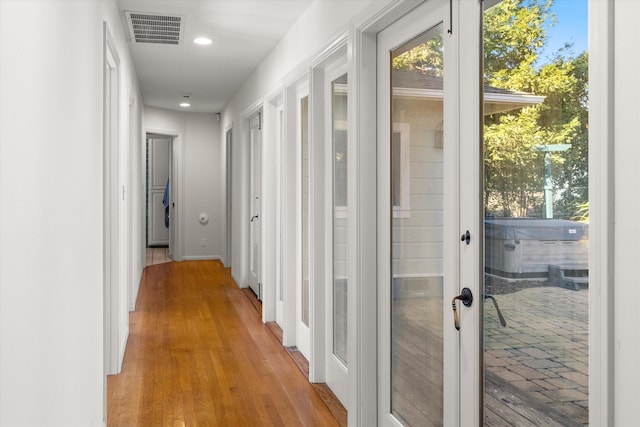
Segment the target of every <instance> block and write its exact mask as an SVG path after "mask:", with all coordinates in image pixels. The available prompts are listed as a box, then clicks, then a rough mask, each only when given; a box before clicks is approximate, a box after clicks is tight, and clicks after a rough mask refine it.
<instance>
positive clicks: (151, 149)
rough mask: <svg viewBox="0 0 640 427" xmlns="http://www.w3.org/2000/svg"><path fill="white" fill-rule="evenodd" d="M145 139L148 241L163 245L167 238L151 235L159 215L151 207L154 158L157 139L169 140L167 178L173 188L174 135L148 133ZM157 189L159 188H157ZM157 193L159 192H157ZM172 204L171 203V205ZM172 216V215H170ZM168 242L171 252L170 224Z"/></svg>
mask: <svg viewBox="0 0 640 427" xmlns="http://www.w3.org/2000/svg"><path fill="white" fill-rule="evenodd" d="M145 140H146V141H147V144H148V146H147V157H146V171H147V180H146V188H147V191H146V198H147V200H148V203H147V215H148V223H147V225H146V230H145V232H146V236H147V238H146V243H147V244H148V245H151V246H154V245H157V246H159V245H162V244H163V243H164V242H165V240H164V239H153V240H152V239H151V235H152V234H153V231H152V230H153V221H154V215H157V213H154V212H153V209H152V208H151V206H152V205H153V199H152V198H151V197H150V196H151V194H150V191H151V188H150V183H151V182H153V180H154V175H155V170H156V161H155V160H154V158H155V153H156V142H155V141H156V140H157V141H168V147H167V164H166V167H167V178H168V180H169V188H171V186H172V185H173V179H172V176H171V175H172V174H171V166H172V161H171V159H172V157H173V156H172V155H171V153H172V151H173V137H172V136H170V135H159V134H151V133H147V134H146V137H145ZM162 185H163V186H164V185H166V181H163V184H162ZM156 191H157V190H156ZM156 194H157V193H156ZM171 196H172V195H171V194H170V195H169V202H170V203H172V202H173V198H172V197H171ZM170 206H171V205H169V207H170ZM162 218H164V212H162ZM169 218H171V217H169ZM166 242H167V244H168V246H169V252H171V246H172V245H171V243H172V242H171V226H170V225H169V227H168V230H167V239H166Z"/></svg>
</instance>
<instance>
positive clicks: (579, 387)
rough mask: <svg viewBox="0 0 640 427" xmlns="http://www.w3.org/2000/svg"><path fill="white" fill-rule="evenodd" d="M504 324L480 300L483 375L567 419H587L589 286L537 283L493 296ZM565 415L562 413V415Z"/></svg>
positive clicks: (487, 304) (582, 420) (487, 305)
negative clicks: (481, 305) (483, 326)
mask: <svg viewBox="0 0 640 427" xmlns="http://www.w3.org/2000/svg"><path fill="white" fill-rule="evenodd" d="M494 296H495V298H496V300H497V302H498V304H499V306H500V309H501V310H502V313H503V315H504V317H505V319H506V322H507V326H506V327H502V326H501V325H500V323H499V322H498V320H497V316H496V312H495V310H494V308H493V306H492V305H491V304H490V303H489V302H487V303H486V304H485V307H484V309H485V319H486V320H485V335H484V341H485V344H484V346H485V354H484V363H485V369H486V374H487V376H488V377H489V376H491V377H492V378H493V379H494V383H497V384H500V382H501V381H502V382H504V383H508V384H510V385H511V386H512V388H511V390H516V392H517V393H520V394H521V396H520V398H522V399H523V400H524V401H528V400H530V401H533V402H534V403H536V404H537V405H538V406H540V407H543V408H547V409H548V411H549V413H550V416H551V417H552V418H553V416H554V414H555V415H558V418H561V419H562V421H563V422H562V423H561V424H566V420H567V419H572V420H575V421H576V424H587V423H588V335H589V333H588V327H589V325H588V291H587V290H586V289H582V290H579V291H575V290H569V289H564V288H559V287H553V286H549V285H545V284H541V286H538V287H531V288H526V289H522V290H519V291H517V292H512V293H505V294H501V295H494ZM565 417H567V418H565Z"/></svg>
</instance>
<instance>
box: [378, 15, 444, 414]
mask: <svg viewBox="0 0 640 427" xmlns="http://www.w3.org/2000/svg"><path fill="white" fill-rule="evenodd" d="M442 53H443V51H442V25H441V24H440V25H437V26H436V27H434V28H432V29H430V30H428V31H427V32H425V33H423V34H421V35H419V36H418V37H416V38H414V39H412V40H410V41H409V42H407V43H406V44H405V45H403V46H401V47H399V48H397V49H396V50H394V51H393V52H391V57H390V61H391V82H392V85H391V86H392V87H391V88H390V90H391V91H392V94H391V95H392V96H391V118H390V120H391V122H390V125H391V129H392V131H391V135H390V136H389V137H390V138H389V143H390V153H391V159H390V165H389V167H390V170H391V183H390V184H391V185H390V189H391V194H390V195H389V197H390V198H391V203H390V205H391V212H390V213H389V215H390V218H392V227H391V245H392V248H391V258H392V259H391V274H392V276H391V278H390V286H391V292H390V294H391V299H392V300H391V412H392V414H393V415H394V416H395V417H396V418H397V419H398V420H400V421H401V422H402V423H403V424H404V425H408V426H438V425H442V422H443V418H442V414H443V412H442V411H443V400H442V396H443V393H442V389H443V382H442V381H443V380H442V368H443V361H442V358H443V341H442V337H443V330H442V316H443V312H442V307H443V300H442V299H443V296H442V295H443V294H442V287H443V258H442V257H443V251H442V226H443V222H442V220H443V210H442V209H443V160H444V159H443V149H442V148H441V147H442V146H441V145H440V146H438V143H437V139H438V137H441V136H442V135H441V129H442V121H443V78H444V69H443V66H442Z"/></svg>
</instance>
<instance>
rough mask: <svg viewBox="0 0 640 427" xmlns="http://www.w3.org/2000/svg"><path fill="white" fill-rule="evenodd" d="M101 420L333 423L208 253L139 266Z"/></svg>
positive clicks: (126, 422)
mask: <svg viewBox="0 0 640 427" xmlns="http://www.w3.org/2000/svg"><path fill="white" fill-rule="evenodd" d="M107 388H108V393H107V395H108V402H107V405H108V425H109V426H113V427H116V426H127V427H130V426H165V425H166V426H174V425H176V426H178V425H185V426H226V425H229V426H231V425H232V426H243V425H246V426H255V425H265V426H269V425H305V426H314V425H317V426H337V425H338V423H337V421H336V419H335V418H334V416H333V415H332V414H331V412H330V411H329V409H328V408H327V406H326V405H325V404H324V403H323V401H322V399H321V398H320V397H319V396H318V394H317V392H316V391H315V390H314V387H313V385H311V384H309V382H308V381H307V380H306V379H305V378H304V377H303V375H301V374H300V371H299V369H298V368H297V366H296V364H295V363H294V362H293V360H292V359H291V357H290V356H289V354H288V352H287V350H286V349H285V348H283V347H282V345H280V344H279V343H278V340H277V339H276V338H275V337H274V336H273V334H272V332H271V331H270V330H269V327H267V326H265V325H263V324H262V322H261V321H260V318H259V316H258V315H257V312H256V309H255V307H254V306H253V305H252V304H251V302H250V301H249V300H248V299H247V298H246V296H245V295H244V294H243V291H242V290H240V289H238V288H237V286H236V285H235V284H234V283H233V281H232V279H231V277H230V275H229V272H228V270H227V269H224V268H223V267H222V264H221V263H219V262H217V261H185V262H180V263H167V264H159V265H154V266H151V267H148V268H147V270H146V271H145V274H144V279H143V282H142V284H141V287H140V294H139V297H138V303H137V307H136V311H135V312H133V313H131V315H130V335H129V341H128V345H127V350H126V354H125V358H124V364H123V368H122V372H121V373H120V374H119V375H115V376H110V377H108V380H107Z"/></svg>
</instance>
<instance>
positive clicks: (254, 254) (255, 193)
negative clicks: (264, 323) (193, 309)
mask: <svg viewBox="0 0 640 427" xmlns="http://www.w3.org/2000/svg"><path fill="white" fill-rule="evenodd" d="M261 118H262V114H261V113H257V114H256V115H255V116H253V117H252V118H251V119H250V120H249V151H250V153H249V156H250V160H251V161H250V168H249V170H250V172H249V173H250V175H251V178H250V189H249V194H250V197H251V200H250V201H249V209H250V212H251V218H250V219H249V222H250V224H249V235H250V236H249V239H250V245H249V286H250V287H251V289H252V290H253V292H255V294H256V296H257V297H258V299H259V300H262V293H261V284H262V276H261V274H262V266H261V259H262V255H261V254H262V215H261V214H262V212H261V208H262V124H261Z"/></svg>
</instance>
